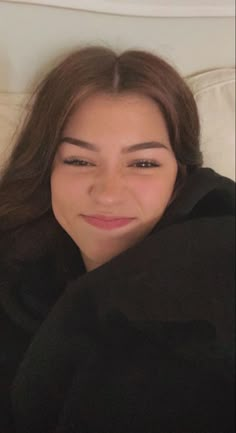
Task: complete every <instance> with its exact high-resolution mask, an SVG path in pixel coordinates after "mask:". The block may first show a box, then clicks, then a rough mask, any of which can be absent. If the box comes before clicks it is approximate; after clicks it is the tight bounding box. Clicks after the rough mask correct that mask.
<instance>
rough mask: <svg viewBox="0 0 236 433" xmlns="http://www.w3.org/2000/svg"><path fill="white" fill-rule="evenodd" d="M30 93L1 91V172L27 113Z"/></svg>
mask: <svg viewBox="0 0 236 433" xmlns="http://www.w3.org/2000/svg"><path fill="white" fill-rule="evenodd" d="M29 97H30V95H29V94H23V93H19V94H17V93H0V173H1V169H2V168H3V165H4V162H5V161H6V159H7V157H8V156H9V155H10V153H11V150H12V147H13V145H14V142H15V139H16V137H17V135H18V133H19V131H20V127H21V125H22V123H23V121H24V118H25V115H26V113H27V108H26V107H27V102H28V100H29Z"/></svg>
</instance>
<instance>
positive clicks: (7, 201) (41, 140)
mask: <svg viewBox="0 0 236 433" xmlns="http://www.w3.org/2000/svg"><path fill="white" fill-rule="evenodd" d="M98 91H102V92H106V93H108V94H118V93H119V94H120V93H125V92H127V91H128V92H130V91H133V92H138V93H142V94H144V95H146V96H149V97H151V98H152V99H153V100H155V101H156V103H157V104H158V106H159V107H160V109H161V111H162V113H163V115H164V118H165V121H166V125H167V129H168V132H169V137H170V142H171V145H172V148H173V151H174V153H175V156H176V159H177V162H178V165H179V173H178V176H177V182H176V185H175V188H176V190H177V188H179V187H180V185H181V182H182V180H183V173H186V174H187V175H188V174H189V173H191V172H192V171H193V170H195V169H196V168H197V167H199V166H201V165H202V155H201V152H200V149H199V118H198V112H197V107H196V103H195V101H194V98H193V95H192V93H191V91H190V89H189V88H188V86H187V85H186V83H185V81H184V80H183V79H182V78H181V77H180V75H179V74H178V72H177V71H176V70H175V69H174V68H173V67H172V66H171V65H169V64H168V63H167V62H166V61H165V60H163V59H161V58H160V57H158V56H156V55H155V54H152V53H150V52H146V51H141V50H129V51H125V52H123V53H121V54H116V53H115V52H114V51H113V50H111V49H109V48H106V47H101V46H87V47H83V48H80V49H78V50H77V51H75V52H73V53H72V54H70V55H68V56H67V57H66V58H65V59H64V60H63V61H61V62H60V63H59V65H57V66H56V67H54V68H53V69H52V70H51V72H49V73H48V74H47V75H46V77H45V78H44V79H43V80H42V82H41V83H40V84H39V86H38V87H37V89H36V91H35V93H34V103H33V107H32V110H31V111H30V113H29V114H28V117H27V119H26V121H25V124H24V126H23V128H22V130H21V133H20V135H19V137H18V139H17V141H16V143H15V146H14V149H13V151H12V153H11V156H10V158H9V160H8V163H7V164H6V166H5V168H4V170H3V174H2V177H1V179H0V234H1V235H3V234H4V233H5V234H6V233H7V232H10V233H11V234H12V235H14V236H13V238H14V240H15V241H14V248H15V250H14V251H15V253H16V250H17V239H18V243H19V248H20V250H19V251H20V252H19V255H20V256H21V258H22V257H23V256H24V254H25V256H27V255H29V257H30V255H31V254H33V251H34V253H35V254H37V251H39V250H40V249H41V251H42V249H43V250H47V248H48V245H49V242H53V239H54V240H55V239H56V236H57V234H58V235H59V233H60V228H59V227H58V224H57V222H56V219H55V218H54V216H53V213H52V209H51V195H50V175H51V168H52V163H53V160H54V156H55V153H56V151H57V147H58V145H59V138H60V135H61V132H62V129H63V126H64V124H65V122H66V120H67V119H68V116H69V115H70V113H71V111H72V110H73V109H74V108H75V107H76V106H77V105H78V104H79V103H80V102H81V101H83V100H84V98H86V97H87V96H90V95H92V94H93V93H95V92H98ZM184 169H185V170H184ZM17 236H18V237H17ZM23 249H24V251H23Z"/></svg>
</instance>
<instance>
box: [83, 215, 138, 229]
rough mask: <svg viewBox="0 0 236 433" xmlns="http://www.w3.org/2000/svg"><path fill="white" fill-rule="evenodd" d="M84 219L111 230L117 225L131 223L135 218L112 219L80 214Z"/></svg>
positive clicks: (121, 225)
mask: <svg viewBox="0 0 236 433" xmlns="http://www.w3.org/2000/svg"><path fill="white" fill-rule="evenodd" d="M82 217H83V218H84V220H85V221H86V222H87V223H88V224H91V225H93V226H95V227H98V228H101V229H105V230H112V229H116V228H119V227H123V226H126V225H127V224H129V223H131V222H132V221H133V220H134V219H135V218H114V219H110V218H109V219H107V218H106V219H103V218H97V217H92V216H87V215H82Z"/></svg>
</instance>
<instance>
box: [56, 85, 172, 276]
mask: <svg viewBox="0 0 236 433" xmlns="http://www.w3.org/2000/svg"><path fill="white" fill-rule="evenodd" d="M61 139H62V141H61V144H60V146H59V148H58V150H57V153H56V156H55V160H54V163H53V168H52V174H51V195H52V209H53V212H54V215H55V218H56V219H57V221H58V222H59V224H60V225H61V226H62V227H63V229H64V230H65V231H66V232H67V233H68V234H69V236H70V237H71V238H72V239H73V241H74V242H75V243H76V244H77V245H78V247H79V249H80V251H81V254H82V257H83V260H84V264H85V267H86V269H87V271H91V270H92V269H95V268H97V267H98V266H100V265H102V264H103V263H106V262H107V261H109V260H110V259H111V258H112V257H115V256H117V255H118V254H120V253H121V252H123V251H125V250H126V249H128V248H130V247H131V246H133V245H135V244H136V243H137V242H139V241H140V240H142V239H143V238H144V237H146V236H147V235H148V233H150V231H151V230H152V229H153V227H154V226H155V225H156V224H157V222H158V221H159V220H160V218H161V217H162V215H163V213H164V211H165V209H166V207H167V205H168V203H169V202H170V200H171V196H172V193H173V189H174V184H175V180H176V176H177V170H178V168H177V161H176V159H175V155H174V153H173V151H172V149H171V145H170V141H169V137H168V131H167V128H166V125H165V121H164V118H163V116H162V114H161V112H160V110H159V108H158V107H157V105H156V104H155V102H154V101H152V100H151V99H149V98H148V97H146V96H143V95H139V94H136V93H129V94H125V95H122V96H121V95H118V96H117V95H114V96H109V95H106V94H101V93H100V94H96V95H93V96H90V97H89V98H88V99H86V100H85V101H84V102H83V103H82V104H81V105H80V106H79V108H78V109H77V111H75V112H74V113H73V114H72V115H71V117H70V118H69V119H68V121H67V123H66V125H65V128H64V130H63V133H62V137H61ZM72 141H73V144H72ZM94 215H96V216H98V215H99V216H104V217H106V219H107V218H109V219H113V221H105V222H104V221H103V220H102V219H96V218H86V217H88V216H90V217H91V216H94ZM116 218H119V219H120V221H117V220H116V221H115V222H114V219H116ZM123 218H126V220H121V219H123ZM94 224H95V225H94Z"/></svg>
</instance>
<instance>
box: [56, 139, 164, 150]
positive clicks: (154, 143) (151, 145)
mask: <svg viewBox="0 0 236 433" xmlns="http://www.w3.org/2000/svg"><path fill="white" fill-rule="evenodd" d="M60 143H69V144H74V145H76V146H79V147H82V148H83V149H87V150H92V151H94V152H99V148H98V147H97V146H96V145H95V144H92V143H88V142H87V141H84V140H80V139H78V138H72V137H62V138H61V140H60ZM142 149H166V150H170V149H169V147H168V146H167V145H166V144H163V143H160V142H159V141H147V142H145V143H137V144H132V145H131V146H128V147H123V149H122V150H121V153H131V152H136V151H137V150H142Z"/></svg>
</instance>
